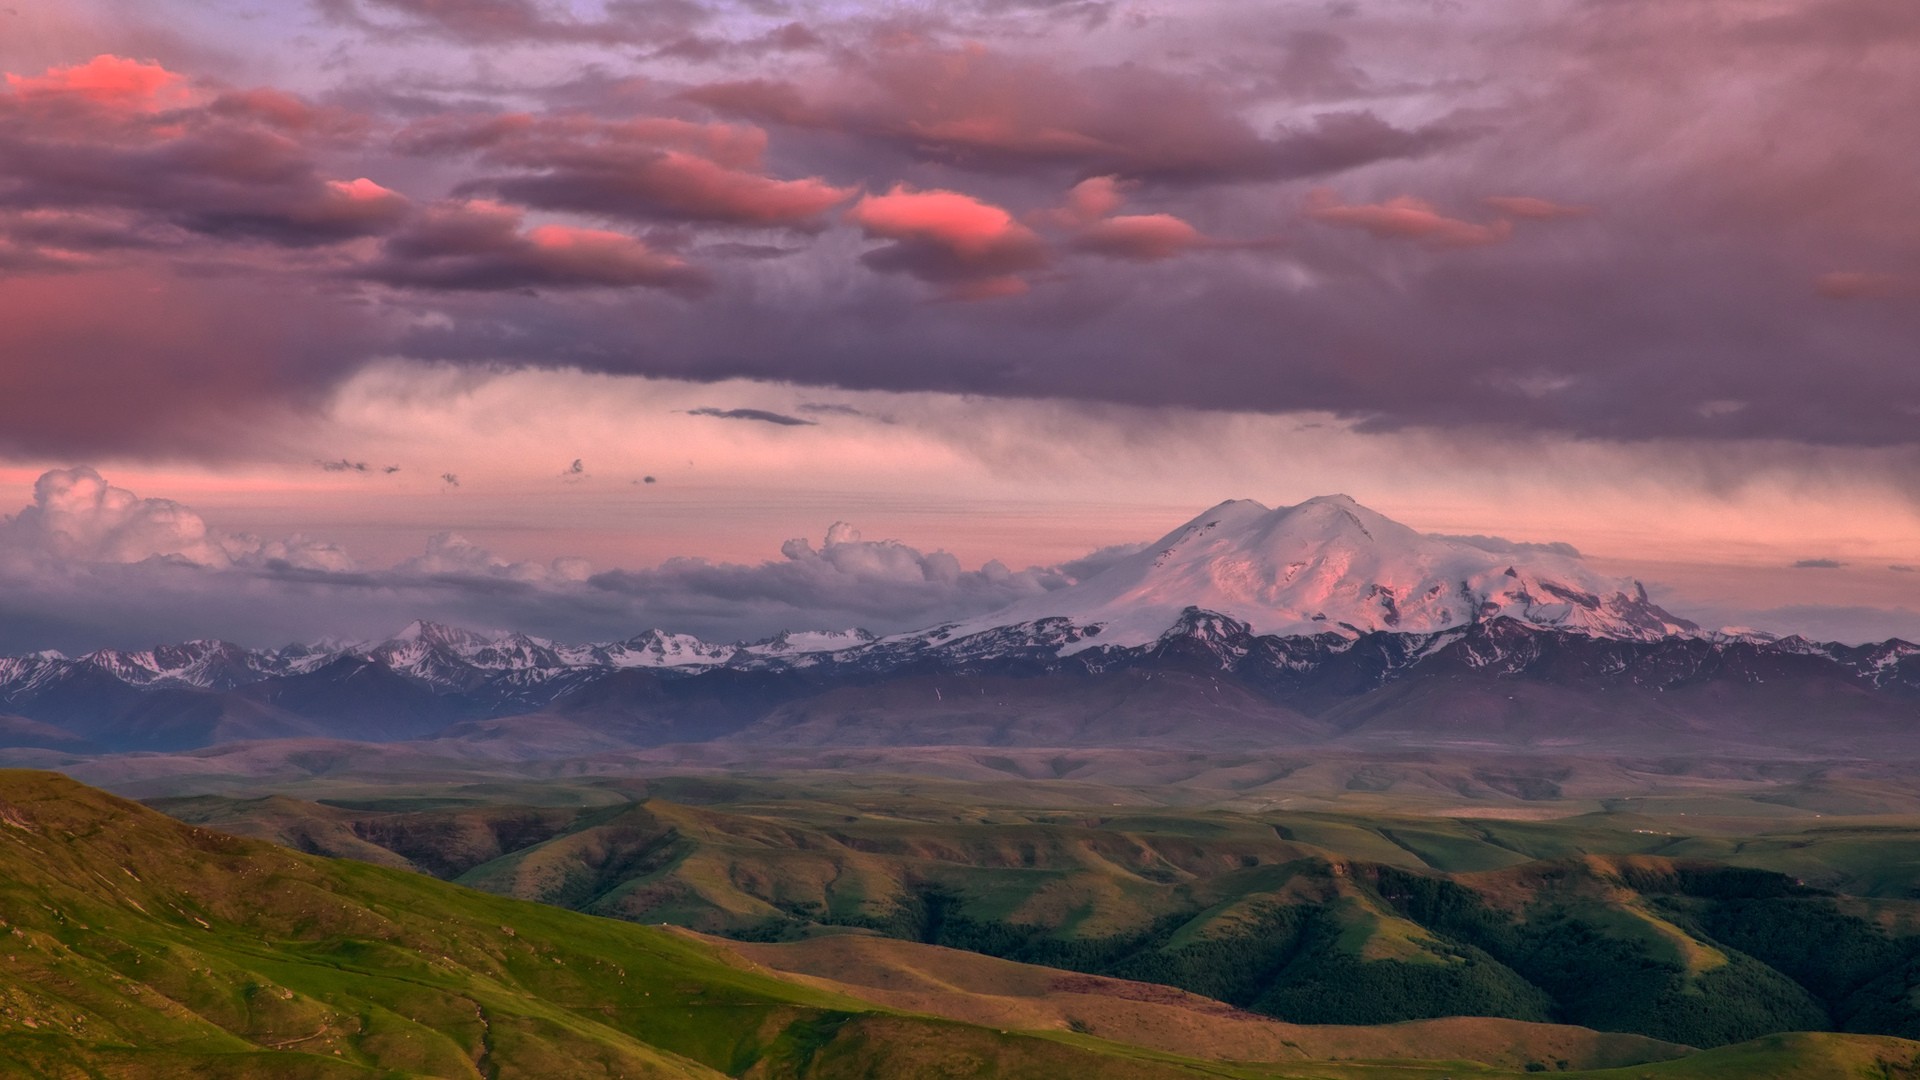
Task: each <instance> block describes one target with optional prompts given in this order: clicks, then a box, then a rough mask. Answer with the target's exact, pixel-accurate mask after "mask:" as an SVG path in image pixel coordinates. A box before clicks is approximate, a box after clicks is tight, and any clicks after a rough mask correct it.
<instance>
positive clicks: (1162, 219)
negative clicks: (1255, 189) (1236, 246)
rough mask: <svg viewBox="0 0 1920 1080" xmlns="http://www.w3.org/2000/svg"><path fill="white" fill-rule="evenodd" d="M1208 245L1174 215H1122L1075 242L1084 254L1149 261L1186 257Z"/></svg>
mask: <svg viewBox="0 0 1920 1080" xmlns="http://www.w3.org/2000/svg"><path fill="white" fill-rule="evenodd" d="M1206 242H1207V238H1206V237H1205V236H1203V235H1201V233H1200V230H1198V229H1196V228H1194V227H1193V226H1192V225H1189V224H1187V223H1186V222H1185V221H1182V220H1180V219H1179V218H1177V217H1174V216H1173V215H1172V214H1122V215H1120V216H1118V217H1110V218H1106V219H1104V220H1101V221H1096V222H1094V223H1093V224H1091V225H1089V226H1087V227H1086V228H1085V229H1083V230H1081V232H1080V234H1079V235H1078V236H1076V237H1075V238H1074V246H1075V247H1076V248H1079V249H1080V250H1082V251H1089V252H1092V253H1094V254H1096V255H1106V256H1110V257H1112V258H1116V259H1141V260H1146V261H1154V260H1159V259H1171V258H1173V257H1174V256H1176V255H1184V254H1186V253H1187V252H1189V251H1192V250H1193V249H1194V248H1197V247H1200V246H1202V245H1203V244H1205V243H1206Z"/></svg>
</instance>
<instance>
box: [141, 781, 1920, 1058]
mask: <svg viewBox="0 0 1920 1080" xmlns="http://www.w3.org/2000/svg"><path fill="white" fill-rule="evenodd" d="M561 791H564V792H567V797H568V798H569V799H570V800H571V801H573V802H574V804H575V805H572V806H564V807H555V806H545V807H540V806H533V805H509V804H507V803H501V802H491V801H487V798H488V797H487V796H484V795H482V794H480V793H478V792H477V791H475V790H472V789H469V790H467V791H466V792H465V793H464V794H463V793H461V792H460V791H458V790H451V789H450V790H447V791H441V792H438V793H436V794H434V795H432V796H431V797H430V798H428V799H427V801H418V802H413V803H409V802H407V801H405V800H404V799H393V798H389V799H388V800H386V801H376V802H368V801H365V800H364V799H344V800H343V799H334V800H332V803H331V805H322V804H318V803H312V802H301V801H299V800H294V799H288V798H284V797H274V798H268V799H260V800H229V799H209V798H201V799H193V800H163V801H162V802H161V803H160V804H159V805H161V806H163V807H164V808H165V809H167V810H168V811H169V812H171V813H175V814H179V815H181V816H183V817H186V818H188V819H190V820H197V821H204V822H207V823H210V824H217V825H219V826H220V827H222V828H237V829H251V830H253V831H255V832H256V833H258V834H259V835H264V836H269V837H272V838H275V839H278V840H281V841H283V842H287V843H290V844H294V845H296V846H302V847H305V848H307V849H309V850H314V851H320V852H327V853H333V854H345V855H353V856H356V857H360V858H372V859H381V860H387V861H392V862H395V863H404V864H405V865H411V866H413V867H415V868H418V869H422V870H426V871H429V872H433V873H438V874H441V875H443V876H448V877H453V878H455V879H456V880H458V881H460V882H462V883H464V884H468V885H472V886H475V887H477V888H481V889H485V890H489V891H493V892H499V893H504V894H507V895H512V896H518V897H524V898H527V899H535V900H541V901H544V902H547V903H552V904H557V905H560V906H564V907H571V908H576V909H579V910H584V911H589V912H594V913H597V914H605V915H613V916H616V917H621V918H627V919H632V920H637V921H645V922H671V923H676V924H680V925H686V926H689V927H693V928H696V929H700V930H705V931H709V932H717V933H722V934H727V935H730V936H734V937H736V938H739V939H742V940H784V939H792V938H796V937H803V936H807V935H811V934H817V933H821V932H827V931H832V930H847V929H852V930H860V931H865V932H871V933H879V934H883V935H886V936H889V937H894V938H898V939H902V940H907V941H916V942H923V943H928V944H936V945H944V946H949V947H953V948H960V949H966V950H970V951H974V952H979V953H983V954H987V955H991V956H996V957H1004V958H1008V959H1013V960H1018V961H1022V962H1026V963H1032V964H1040V965H1045V966H1048V967H1053V968H1061V969H1067V970H1072V971H1079V972H1087V973H1092V974H1100V975H1108V976H1114V977H1118V978H1124V979H1134V980H1140V981H1146V982H1157V983H1164V984H1167V985H1171V986H1177V987H1181V988H1183V989H1187V990H1190V991H1193V992H1195V993H1199V994H1203V995H1206V996H1208V997H1211V998H1215V999H1218V1000H1221V1001H1225V1002H1228V1003H1230V1004H1233V1005H1236V1006H1240V1007H1242V1008H1246V1009H1249V1010H1252V1011H1255V1012H1259V1013H1263V1014H1266V1015H1270V1016H1274V1017H1278V1018H1282V1019H1285V1020H1289V1021H1293V1022H1298V1023H1340V1024H1379V1023H1391V1022H1397V1021H1403V1020H1410V1019H1418V1018H1426V1017H1442V1016H1491V1017H1509V1018H1514V1019H1519V1020H1530V1021H1542V1022H1554V1023H1566V1024H1577V1025H1581V1026H1585V1027H1592V1028H1597V1029H1601V1030H1607V1031H1622V1032H1636V1033H1639V1034H1643V1035H1648V1036H1651V1037H1654V1038H1658V1039H1664V1040H1669V1041H1673V1042H1680V1043H1686V1044H1690V1045H1695V1046H1719V1045H1724V1044H1728V1043H1734V1042H1739V1041H1742V1040H1746V1039H1751V1038H1755V1037H1757V1036H1761V1035H1766V1034H1769V1033H1773V1032H1782V1031H1796V1030H1831V1031H1845V1032H1859V1033H1878V1034H1889V1035H1900V1036H1906V1037H1920V993H1917V992H1916V988H1917V987H1920V899H1916V897H1920V857H1917V856H1920V827H1916V826H1915V825H1913V824H1912V823H1911V819H1907V818H1894V817H1889V816H1886V815H1878V816H1875V815H1860V814H1856V815H1854V816H1851V817H1834V816H1829V815H1827V814H1826V813H1825V811H1822V810H1813V809H1809V808H1807V807H1802V806H1794V805H1790V804H1788V803H1786V802H1783V801H1782V800H1781V797H1780V796H1779V795H1778V794H1777V793H1775V794H1774V795H1771V796H1768V797H1765V798H1760V799H1735V798H1731V797H1726V796H1679V795H1675V796H1663V797H1660V798H1644V799H1633V800H1618V801H1601V802H1598V803H1597V804H1595V805H1594V806H1592V807H1591V808H1590V809H1589V812H1587V813H1575V814H1572V815H1571V816H1567V817H1562V818H1545V817H1542V816H1541V815H1540V814H1538V813H1533V814H1526V813H1523V812H1522V811H1521V810H1515V809H1509V810H1507V811H1503V813H1506V815H1507V816H1506V817H1465V816H1463V817H1447V816H1437V815H1435V814H1434V813H1433V812H1431V811H1430V812H1429V814H1427V815H1421V816H1413V815H1411V814H1409V813H1407V812H1406V811H1405V810H1402V811H1400V812H1397V813H1395V812H1392V811H1387V810H1382V811H1376V812H1372V813H1365V814H1358V813H1338V812H1328V811H1325V810H1317V811H1313V812H1288V811H1284V810H1280V809H1277V808H1275V809H1267V810H1259V809H1246V808H1241V809H1238V810H1237V811H1234V812H1228V811H1224V810H1209V809H1191V808H1175V807H1164V806H1162V807H1148V806H1112V805H1104V804H1098V805H1096V804H1094V802H1093V799H1094V798H1095V797H1097V796H1099V795H1102V794H1107V793H1108V792H1106V791H1105V790H1102V789H1090V790H1088V791H1085V792H1081V793H1080V795H1081V800H1080V805H1077V806H1072V807H1070V808H1067V809H1056V810H1039V809H1034V808H1032V807H1031V806H1025V807H1023V806H1020V805H1018V804H1016V803H1015V802H1013V801H1012V799H1013V798H1015V797H1017V796H1012V795H1009V793H1007V792H1006V791H1004V790H1003V789H997V788H995V789H989V788H984V787H981V786H978V785H966V784H940V783H935V782H925V781H915V782H904V783H902V782H892V783H890V784H889V783H883V782H881V781H879V780H876V779H872V778H868V779H867V780H864V781H857V782H856V781H852V780H845V781H838V782H836V781H822V780H820V779H818V778H817V777H816V778H812V779H809V778H806V777H799V778H789V779H785V780H777V779H758V780H756V779H739V778H734V779H726V778H715V777H695V776H683V777H667V778H662V779H656V780H652V781H647V782H637V781H625V780H620V781H604V782H602V781H594V782H575V783H573V784H570V785H558V786H556V788H555V789H554V793H555V794H556V797H557V794H558V793H559V792H561ZM1066 793H1067V792H1066V789H1065V788H1064V787H1062V788H1055V789H1049V790H1048V791H1047V792H1046V795H1045V796H1044V797H1047V798H1049V799H1051V800H1053V801H1055V802H1056V803H1058V802H1064V801H1067V800H1066V798H1065V797H1064V795H1065V794H1066ZM520 794H524V792H520ZM1031 797H1033V798H1035V799H1038V798H1040V797H1042V796H1040V795H1038V794H1036V795H1034V796H1031ZM1848 797H1852V798H1855V799H1856V800H1863V801H1864V802H1865V803H1870V802H1871V800H1870V799H1868V798H1867V795H1864V794H1861V793H1860V792H1854V793H1852V795H1851V796H1848V795H1846V794H1844V793H1841V792H1836V791H1831V790H1816V791H1814V792H1813V793H1812V794H1804V793H1803V794H1802V795H1799V796H1796V798H1799V799H1801V800H1804V801H1808V802H1812V803H1814V804H1815V805H1819V806H1822V807H1825V808H1826V809H1827V810H1831V809H1832V808H1833V806H1834V805H1836V804H1840V803H1844V802H1845V801H1846V799H1847V798H1848ZM461 800H464V801H461ZM629 800H631V801H629ZM556 801H557V798H556ZM1540 801H1541V800H1535V805H1536V806H1537V805H1538V803H1539V802H1540ZM1522 806H1523V808H1524V806H1525V804H1522ZM1860 808H1861V809H1867V810H1871V809H1873V808H1874V807H1872V806H1871V805H1864V804H1863V805H1862V806H1861V807H1860ZM1488 812H1489V813H1491V812H1493V811H1488ZM1529 818H1532V819H1531V820H1530V819H1529Z"/></svg>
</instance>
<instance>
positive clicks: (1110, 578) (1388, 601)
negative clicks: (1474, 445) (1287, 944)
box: [956, 495, 1698, 647]
mask: <svg viewBox="0 0 1920 1080" xmlns="http://www.w3.org/2000/svg"><path fill="white" fill-rule="evenodd" d="M1195 608H1197V609H1200V610H1203V611H1206V612H1212V613H1217V614H1219V615H1224V616H1227V617H1229V618H1231V619H1235V620H1240V621H1243V622H1245V623H1246V624H1247V625H1248V626H1249V627H1251V629H1252V631H1253V632H1254V633H1256V634H1276V635H1292V634H1317V633H1322V632H1326V631H1335V632H1339V633H1344V634H1348V635H1357V634H1362V633H1367V632H1370V631H1376V630H1385V631H1399V632H1409V633H1434V632H1437V631H1441V630H1446V629H1450V628H1454V627H1460V626H1467V625H1471V624H1473V623H1476V622H1482V621H1486V620H1489V619H1494V618H1498V617H1502V616H1505V617H1507V618H1511V619H1514V620H1516V621H1518V622H1521V623H1524V624H1528V625H1533V626H1542V627H1552V628H1555V629H1562V630H1573V631H1576V632H1580V633H1585V634H1589V635H1593V636H1598V637H1616V638H1628V639H1634V640H1646V639H1651V638H1655V637H1663V636H1667V635H1670V634H1690V633H1694V632H1696V631H1697V630H1698V627H1696V626H1695V625H1694V624H1693V623H1690V622H1688V621H1686V620H1684V619H1679V618H1676V617H1675V616H1673V615H1670V614H1668V613H1667V612H1666V611H1664V610H1662V609H1660V608H1659V607H1657V606H1656V605H1654V604H1653V603H1652V602H1651V601H1650V600H1649V599H1648V598H1647V597H1646V593H1645V590H1644V589H1642V588H1641V587H1640V585H1639V583H1638V582H1634V581H1631V580H1625V579H1616V578H1611V577H1607V576H1605V575H1601V574H1599V573H1596V572H1595V571H1593V570H1592V569H1591V568H1590V567H1588V566H1587V565H1586V564H1585V563H1583V562H1581V561H1580V560H1579V559H1577V558H1574V557H1572V556H1570V555H1566V554H1560V553H1555V552H1531V551H1529V552H1525V553H1523V554H1520V555H1515V554H1514V553H1512V552H1507V553H1494V552H1489V551H1487V550H1484V549H1482V548H1479V547H1474V546H1472V545H1469V544H1465V543H1461V542H1458V541H1455V540H1450V539H1445V538H1441V537H1433V536H1427V535H1425V534H1422V533H1420V532H1417V531H1415V530H1414V529H1411V528H1409V527H1407V526H1405V525H1403V524H1401V523H1399V522H1397V521H1394V520H1393V519H1391V518H1389V517H1387V516H1385V515H1384V514H1381V513H1378V512H1377V511H1374V510H1371V509H1368V508H1367V507H1365V506H1362V505H1361V504H1360V503H1358V502H1356V501H1355V500H1354V499H1353V498H1352V497H1350V496H1347V495H1322V496H1319V497H1318V498H1313V499H1308V500H1306V501H1305V502H1302V503H1299V504H1296V505H1293V506H1283V507H1279V508H1275V509H1269V508H1268V507H1266V506H1263V505H1261V504H1260V503H1258V502H1253V501H1251V500H1232V501H1229V502H1224V503H1221V504H1219V505H1218V506H1215V507H1212V508H1210V509H1209V510H1207V511H1206V512H1205V513H1202V514H1200V515H1199V516H1198V517H1195V518H1194V519H1193V520H1191V521H1189V522H1187V523H1186V524H1184V525H1182V526H1180V527H1179V528H1177V529H1175V530H1173V531H1172V532H1170V533H1168V534H1167V535H1166V536H1164V537H1162V538H1161V539H1160V541H1159V542H1158V543H1155V544H1153V545H1151V546H1149V547H1148V548H1146V549H1145V550H1143V551H1141V552H1139V553H1138V554H1136V555H1132V556H1128V557H1127V558H1125V559H1121V560H1119V561H1118V562H1116V563H1114V564H1112V565H1111V566H1109V567H1108V568H1107V569H1105V570H1103V571H1102V572H1100V573H1098V574H1096V575H1094V576H1093V577H1090V578H1088V579H1086V580H1084V581H1081V582H1078V583H1076V584H1074V585H1072V586H1069V587H1067V588H1065V589H1060V590H1057V591H1055V592H1052V593H1048V594H1046V595H1044V596H1039V597H1034V598H1031V599H1028V600H1024V601H1021V602H1020V603H1018V604H1015V605H1013V606H1011V607H1009V608H1006V609H1004V610H1002V611H998V612H994V613H993V614H991V615H987V616H984V617H981V618H979V619H975V620H971V621H969V622H968V623H966V624H963V626H962V628H961V629H960V630H958V631H956V632H957V633H966V632H971V631H977V630H980V629H985V628H987V627H991V626H1002V625H1007V624H1011V623H1022V622H1030V621H1034V620H1037V619H1042V618H1046V617H1048V616H1060V617H1065V618H1067V619H1069V620H1071V621H1072V622H1073V623H1074V624H1075V625H1079V626H1091V625H1096V624H1097V625H1102V626H1104V627H1105V630H1104V632H1103V633H1102V634H1101V636H1100V637H1099V639H1098V640H1099V643H1100V644H1103V645H1118V646H1136V645H1143V644H1146V643H1148V642H1151V641H1154V640H1155V639H1157V638H1158V637H1159V636H1160V635H1161V634H1162V633H1163V632H1165V631H1166V629H1167V628H1168V627H1169V626H1173V625H1175V624H1176V623H1177V622H1179V621H1180V620H1181V619H1182V618H1183V617H1184V616H1185V613H1186V612H1187V611H1188V610H1189V609H1195ZM1092 644H1093V642H1092V641H1087V642H1086V643H1085V644H1084V645H1082V646H1081V647H1091V645H1092Z"/></svg>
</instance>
